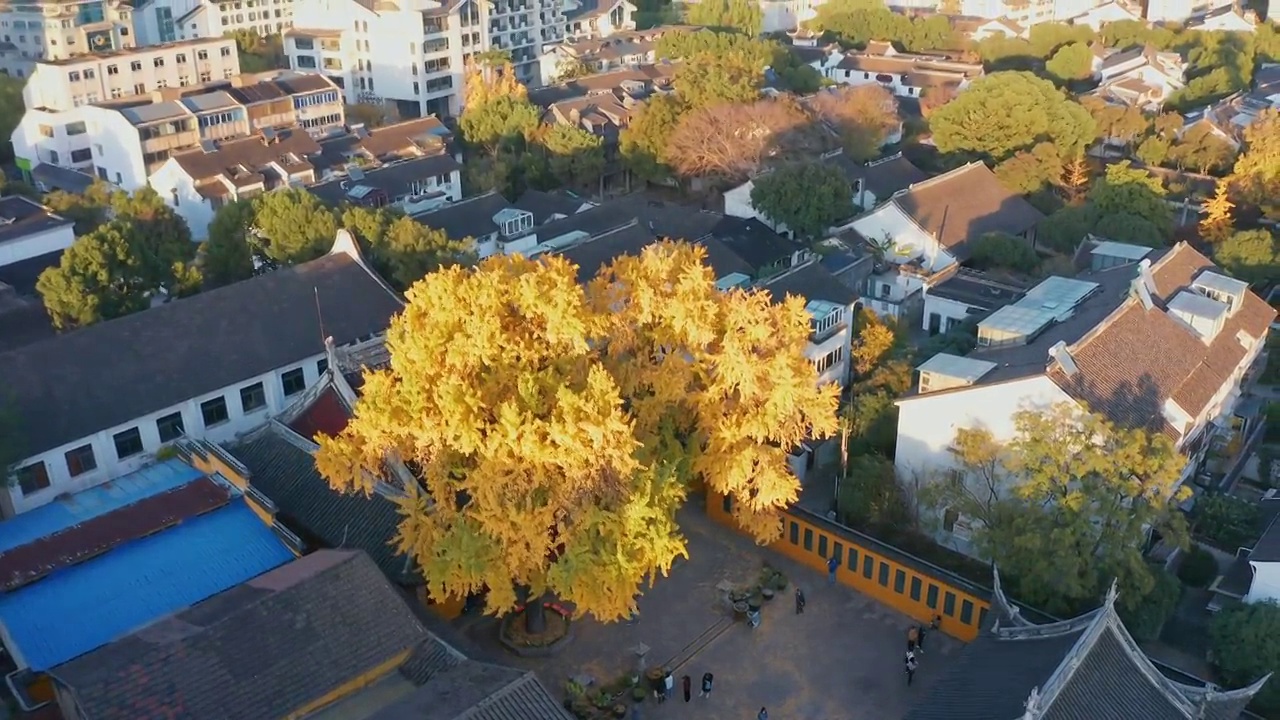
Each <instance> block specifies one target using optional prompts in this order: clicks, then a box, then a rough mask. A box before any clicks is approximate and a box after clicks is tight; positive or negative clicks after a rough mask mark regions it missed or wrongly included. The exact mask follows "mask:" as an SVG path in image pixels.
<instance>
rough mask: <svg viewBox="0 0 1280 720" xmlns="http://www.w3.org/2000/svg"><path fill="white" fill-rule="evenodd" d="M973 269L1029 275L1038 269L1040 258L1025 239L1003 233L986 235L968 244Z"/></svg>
mask: <svg viewBox="0 0 1280 720" xmlns="http://www.w3.org/2000/svg"><path fill="white" fill-rule="evenodd" d="M969 253H970V260H971V261H972V262H973V265H974V267H977V268H980V269H984V270H989V269H1004V270H1012V271H1014V272H1018V273H1024V274H1028V275H1029V274H1031V273H1034V272H1035V271H1036V269H1037V268H1039V267H1040V256H1039V255H1037V254H1036V251H1035V250H1034V249H1033V248H1032V247H1031V243H1029V242H1027V240H1026V239H1025V238H1020V237H1016V236H1014V235H1007V234H1005V233H987V234H986V235H983V236H982V237H980V238H978V239H977V240H974V241H973V242H972V243H971V244H970V251H969Z"/></svg>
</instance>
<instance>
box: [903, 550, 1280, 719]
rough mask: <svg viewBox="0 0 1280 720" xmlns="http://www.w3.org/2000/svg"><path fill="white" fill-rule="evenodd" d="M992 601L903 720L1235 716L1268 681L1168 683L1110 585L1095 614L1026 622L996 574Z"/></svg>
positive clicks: (1207, 717)
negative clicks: (984, 621)
mask: <svg viewBox="0 0 1280 720" xmlns="http://www.w3.org/2000/svg"><path fill="white" fill-rule="evenodd" d="M994 596H995V597H994V602H993V603H992V610H993V614H994V615H998V616H999V617H997V618H996V620H995V621H994V623H993V626H992V627H991V629H990V630H988V631H987V632H985V633H983V634H982V635H980V636H979V637H978V638H977V639H976V640H974V641H973V642H972V643H970V644H969V645H968V646H967V647H966V648H965V649H964V651H963V652H962V653H961V655H960V657H959V658H958V659H957V661H956V662H955V663H953V664H952V666H951V670H950V671H949V672H948V673H947V676H946V677H944V678H943V679H942V680H940V681H939V682H937V683H936V684H935V685H934V686H933V687H932V688H930V690H929V692H928V693H927V694H925V695H924V696H923V697H921V698H920V699H919V701H918V702H917V703H916V705H914V706H913V707H912V709H911V711H910V712H908V713H907V716H906V720H944V719H945V720H1018V719H1019V718H1023V717H1024V716H1030V717H1036V718H1040V719H1041V720H1137V719H1138V718H1141V720H1235V719H1236V718H1238V717H1239V716H1240V713H1241V712H1242V711H1243V710H1244V707H1245V705H1247V704H1248V702H1249V700H1250V699H1251V698H1252V697H1253V695H1254V694H1256V693H1257V691H1258V690H1259V689H1261V687H1262V684H1263V683H1264V682H1266V680H1267V678H1263V679H1262V680H1260V681H1259V682H1257V683H1255V684H1254V685H1252V686H1250V687H1248V688H1243V689H1241V690H1233V691H1228V692H1219V691H1217V690H1215V689H1212V688H1210V687H1205V686H1190V685H1184V684H1182V683H1179V682H1176V681H1173V680H1170V679H1169V678H1167V677H1165V675H1163V674H1161V672H1160V671H1159V670H1157V669H1156V667H1155V666H1154V665H1153V664H1152V662H1151V660H1149V659H1148V658H1147V656H1146V655H1145V654H1143V652H1142V651H1141V650H1140V649H1139V648H1138V645H1137V643H1136V642H1135V641H1134V639H1133V637H1132V636H1130V635H1129V632H1128V630H1126V629H1125V627H1124V623H1123V622H1121V621H1120V616H1119V615H1117V614H1116V610H1115V599H1116V594H1115V590H1114V587H1113V589H1112V591H1111V592H1110V593H1108V595H1107V597H1106V600H1105V601H1104V602H1103V605H1102V607H1100V608H1098V609H1097V610H1094V611H1093V612H1090V613H1086V614H1085V615H1082V616H1080V617H1078V618H1074V619H1072V620H1064V621H1058V622H1053V623H1047V624H1035V623H1031V622H1029V621H1027V620H1025V619H1023V618H1022V617H1021V616H1020V614H1019V613H1018V612H1017V611H1016V610H1015V609H1014V608H1013V606H1012V605H1011V604H1010V603H1009V601H1008V600H1007V599H1006V598H1005V596H1004V593H1003V592H1002V591H1001V589H1000V578H999V576H998V575H997V576H996V578H995V589H994ZM1268 677H1270V676H1268Z"/></svg>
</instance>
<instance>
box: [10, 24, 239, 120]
mask: <svg viewBox="0 0 1280 720" xmlns="http://www.w3.org/2000/svg"><path fill="white" fill-rule="evenodd" d="M239 74H240V58H239V56H238V55H236V42H235V40H232V39H231V38H208V39H204V40H191V41H187V42H176V43H169V44H167V45H153V46H151V47H140V48H121V49H118V50H109V51H105V52H94V53H87V54H84V55H75V56H73V57H69V58H65V59H61V60H42V61H40V62H38V63H36V66H35V68H34V69H33V70H32V71H31V79H30V80H28V81H27V84H26V86H25V87H24V88H23V89H22V101H23V107H25V108H27V109H41V110H51V111H59V110H70V109H71V108H74V107H80V106H81V105H92V104H93V103H96V102H102V101H103V100H111V99H117V98H122V97H125V96H128V95H145V94H147V93H150V92H152V91H154V90H159V89H161V88H170V87H175V88H176V87H186V86H188V85H195V84H198V83H200V82H202V80H201V78H205V77H206V76H207V78H208V79H214V78H220V79H227V78H231V77H232V76H234V75H239ZM203 81H204V82H207V80H203Z"/></svg>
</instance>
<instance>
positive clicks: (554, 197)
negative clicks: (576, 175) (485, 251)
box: [512, 190, 596, 227]
mask: <svg viewBox="0 0 1280 720" xmlns="http://www.w3.org/2000/svg"><path fill="white" fill-rule="evenodd" d="M512 207H514V208H516V209H518V210H524V211H525V212H528V213H530V214H531V215H533V226H534V227H541V226H543V225H546V224H547V223H550V222H555V221H556V220H563V219H565V218H567V217H570V216H572V215H577V214H578V213H580V212H584V211H586V210H590V209H591V208H593V207H596V204H595V203H593V202H590V201H588V200H584V199H583V198H581V197H578V196H577V195H574V194H573V193H571V192H569V191H567V190H554V191H551V192H546V191H542V190H525V191H524V194H523V195H521V196H520V197H519V198H517V199H516V201H515V202H514V203H512Z"/></svg>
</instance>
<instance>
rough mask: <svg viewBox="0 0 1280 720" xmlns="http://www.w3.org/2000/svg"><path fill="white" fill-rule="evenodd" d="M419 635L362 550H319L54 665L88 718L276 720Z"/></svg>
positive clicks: (415, 624) (417, 641)
mask: <svg viewBox="0 0 1280 720" xmlns="http://www.w3.org/2000/svg"><path fill="white" fill-rule="evenodd" d="M427 637H428V634H427V631H426V630H425V629H424V628H423V627H422V625H421V623H419V622H418V620H417V619H416V618H415V617H414V615H413V613H412V612H411V611H410V609H409V607H408V606H407V605H406V604H405V602H404V600H402V599H401V598H400V596H399V594H398V593H397V592H396V591H395V590H394V589H393V588H392V587H391V585H390V584H389V583H388V582H387V580H386V578H384V577H383V576H382V573H381V572H379V571H378V568H377V566H376V565H374V564H373V562H372V561H371V560H370V559H369V558H368V556H367V555H365V554H364V553H361V552H350V551H348V552H340V551H334V550H322V551H320V552H317V553H313V554H311V555H307V556H305V557H302V558H300V559H298V560H295V561H294V562H292V563H289V564H288V565H284V566H282V567H280V568H277V569H275V570H272V571H270V572H268V573H265V574H263V575H259V576H258V577H256V578H254V579H253V580H250V581H249V582H247V583H244V584H243V585H238V586H236V587H234V588H232V589H231V590H228V591H226V592H223V593H219V594H218V595H214V596H213V597H211V598H209V599H208V600H205V601H204V602H201V603H199V604H198V605H194V606H192V607H190V608H188V609H186V610H184V611H182V612H179V613H177V614H175V615H172V616H170V617H168V618H165V619H163V620H160V621H158V622H156V623H153V624H151V625H149V626H147V627H145V628H142V629H141V630H138V631H136V632H134V633H133V634H131V635H128V636H126V637H124V638H121V639H119V640H117V641H115V642H113V643H111V644H110V645H106V646H104V647H102V648H100V649H98V650H95V651H94V652H91V653H89V654H87V655H84V656H81V657H80V658H77V659H76V660H72V661H71V662H69V663H66V664H64V665H61V666H59V667H58V668H57V669H56V670H55V671H54V672H53V675H54V676H55V677H57V678H58V679H59V681H60V682H62V683H64V684H66V685H67V686H69V687H70V688H71V690H72V691H73V693H74V697H75V698H76V700H77V702H78V703H79V709H80V710H81V712H82V714H83V717H85V718H87V720H160V719H161V718H175V717H181V718H184V720H262V719H263V718H279V717H285V716H287V715H289V714H290V713H292V712H295V711H297V710H299V709H300V708H302V707H303V706H305V705H307V704H308V703H311V702H314V701H316V700H319V699H320V698H322V697H324V696H325V695H326V694H328V693H330V692H332V691H333V690H336V689H337V688H339V687H340V686H342V685H343V684H345V683H347V682H349V681H351V680H353V679H355V678H357V677H359V676H361V675H363V674H365V673H367V672H368V671H369V670H370V669H372V668H375V667H377V666H379V665H381V664H384V663H386V662H388V661H392V660H394V659H396V658H397V656H399V655H400V654H401V653H404V652H406V651H408V650H410V649H412V648H414V647H416V646H417V645H418V644H420V643H421V642H422V641H423V640H425V639H426V638H427Z"/></svg>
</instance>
